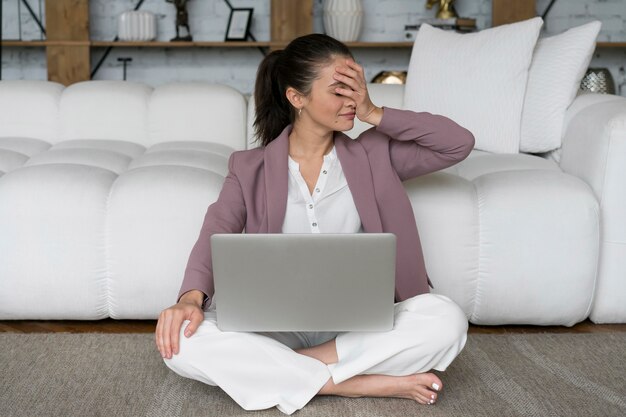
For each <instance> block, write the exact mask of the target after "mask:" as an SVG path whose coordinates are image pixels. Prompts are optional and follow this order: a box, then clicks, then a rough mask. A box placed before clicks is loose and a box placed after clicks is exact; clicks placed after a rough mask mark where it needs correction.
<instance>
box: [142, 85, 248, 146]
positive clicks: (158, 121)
mask: <svg viewBox="0 0 626 417" xmlns="http://www.w3.org/2000/svg"><path fill="white" fill-rule="evenodd" d="M246 105H247V104H246V100H245V97H244V96H243V95H242V94H241V93H240V92H239V91H237V90H235V89H234V88H231V87H228V86H225V85H214V84H206V83H201V82H185V83H183V82H178V83H175V84H166V85H162V86H159V87H156V88H155V90H154V92H153V93H152V95H151V97H150V109H149V119H148V125H149V127H148V129H149V143H150V144H151V145H153V144H157V143H161V142H170V141H199V142H211V143H216V144H222V145H227V146H230V147H231V148H234V149H236V150H241V149H246Z"/></svg>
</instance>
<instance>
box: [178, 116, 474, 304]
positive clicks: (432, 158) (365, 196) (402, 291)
mask: <svg viewBox="0 0 626 417" xmlns="http://www.w3.org/2000/svg"><path fill="white" fill-rule="evenodd" d="M291 128H292V126H291V125H289V126H287V127H286V128H285V129H284V130H283V132H282V133H281V134H280V135H279V136H278V137H277V138H276V139H274V140H273V141H272V142H270V143H269V144H268V145H267V146H265V147H261V148H256V149H250V150H246V151H237V152H234V153H233V154H232V155H231V156H230V159H229V162H228V170H229V172H228V175H227V176H226V178H225V179H224V184H223V186H222V190H221V192H220V194H219V197H218V199H217V201H216V202H215V203H213V204H211V205H210V206H209V208H208V209H207V212H206V215H205V217H204V223H203V225H202V229H201V230H200V236H199V237H198V240H197V242H196V244H195V245H194V247H193V249H192V250H191V255H190V256H189V261H188V263H187V267H186V269H185V275H184V278H183V283H182V286H181V288H180V291H179V294H178V299H180V297H181V296H182V295H183V294H184V293H185V292H187V291H189V290H193V289H197V290H200V291H202V292H203V293H204V294H205V298H204V304H203V308H204V309H205V310H206V309H208V306H209V304H210V303H209V302H208V301H209V300H210V299H211V297H213V294H214V286H213V269H212V262H211V241H210V237H211V235H213V234H214V233H241V232H243V230H244V228H245V232H246V233H281V232H282V225H283V220H284V217H285V210H286V207H287V181H288V175H289V171H288V151H289V139H288V136H289V133H290V132H291ZM334 142H335V149H336V151H337V157H338V158H339V161H340V162H341V166H342V168H343V172H344V175H345V177H346V180H347V182H348V187H349V188H350V191H351V192H352V197H353V199H354V204H355V205H356V208H357V211H358V213H359V216H360V217H361V223H362V224H363V230H364V232H365V233H381V232H388V233H394V234H395V235H396V252H397V255H396V292H395V294H396V295H395V298H396V302H398V301H402V300H405V299H407V298H411V297H413V296H415V295H418V294H422V293H427V292H429V288H428V285H429V284H430V285H431V286H432V284H431V282H430V279H429V277H428V274H427V272H426V267H425V264H424V257H423V254H422V247H421V244H420V239H419V235H418V232H417V226H416V224H415V217H414V214H413V209H412V206H411V203H410V201H409V198H408V196H407V194H406V191H405V189H404V187H403V185H402V181H404V180H408V179H410V178H414V177H417V176H419V175H424V174H428V173H430V172H433V171H437V170H440V169H443V168H446V167H449V166H451V165H454V164H456V163H457V162H459V161H462V160H463V159H465V158H466V157H467V156H468V155H469V153H470V151H471V150H472V149H473V147H474V136H473V135H472V133H471V132H470V131H469V130H467V129H465V128H463V127H461V126H460V125H458V124H457V123H455V122H454V121H452V120H450V119H449V118H447V117H445V116H441V115H434V114H431V113H428V112H419V113H416V112H412V111H408V110H397V109H392V108H388V107H385V108H383V117H382V121H381V123H380V125H379V126H377V127H372V128H371V129H369V130H367V131H365V132H363V133H362V134H361V135H360V136H359V137H358V138H357V139H354V140H353V139H350V138H349V137H348V136H346V135H345V134H344V133H342V132H335V134H334Z"/></svg>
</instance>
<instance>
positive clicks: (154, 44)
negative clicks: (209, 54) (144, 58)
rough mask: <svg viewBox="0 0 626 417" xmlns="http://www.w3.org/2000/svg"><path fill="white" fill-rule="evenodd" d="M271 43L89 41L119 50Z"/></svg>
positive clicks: (245, 46) (98, 45)
mask: <svg viewBox="0 0 626 417" xmlns="http://www.w3.org/2000/svg"><path fill="white" fill-rule="evenodd" d="M271 44H272V42H217V41H216V42H207V41H198V42H168V41H148V42H130V41H117V42H111V41H91V46H93V47H109V46H115V47H121V48H136V47H138V48H257V47H269V46H271Z"/></svg>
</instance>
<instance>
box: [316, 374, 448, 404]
mask: <svg viewBox="0 0 626 417" xmlns="http://www.w3.org/2000/svg"><path fill="white" fill-rule="evenodd" d="M433 384H436V386H437V387H438V388H437V389H435V388H434V386H433ZM442 389H443V384H442V383H441V380H440V379H439V378H438V377H437V375H435V374H433V373H430V372H428V373H422V374H413V375H407V376H391V375H356V376H354V377H352V378H350V379H348V380H346V381H343V382H341V383H340V384H335V383H334V382H333V379H332V378H330V379H329V380H328V382H327V383H326V384H325V385H324V386H323V387H322V389H321V390H320V391H319V392H318V395H340V396H343V397H393V398H408V399H411V400H415V401H417V402H418V403H420V404H434V403H435V402H436V401H437V397H438V392H441V390H442Z"/></svg>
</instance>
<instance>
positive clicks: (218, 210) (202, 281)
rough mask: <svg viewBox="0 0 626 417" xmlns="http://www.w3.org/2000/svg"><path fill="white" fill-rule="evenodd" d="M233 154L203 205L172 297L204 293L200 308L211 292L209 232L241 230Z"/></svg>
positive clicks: (241, 212)
mask: <svg viewBox="0 0 626 417" xmlns="http://www.w3.org/2000/svg"><path fill="white" fill-rule="evenodd" d="M235 154H236V153H233V154H231V156H230V159H229V160H228V175H227V176H226V178H225V179H224V184H223V185H222V190H221V191H220V194H219V196H218V198H217V201H215V202H214V203H213V204H211V205H210V206H209V208H208V209H207V212H206V215H205V216H204V223H203V224H202V228H201V229H200V236H199V237H198V240H197V241H196V244H195V245H194V246H193V249H192V250H191V254H190V256H189V260H188V262H187V267H186V268H185V275H184V278H183V283H182V286H181V288H180V291H179V292H178V297H177V299H176V301H177V302H178V301H179V300H180V297H181V296H182V295H183V294H184V293H186V292H187V291H190V290H200V291H202V292H203V293H204V295H205V297H204V301H203V303H202V308H203V309H205V307H206V306H207V305H209V304H210V303H209V302H208V301H209V300H210V299H211V298H212V297H213V294H214V292H215V288H214V286H213V263H212V261H211V236H212V235H213V234H215V233H241V232H242V231H243V229H244V226H245V224H246V205H245V202H244V198H243V192H242V189H241V184H240V183H239V180H238V179H237V176H236V175H235V167H234V165H235Z"/></svg>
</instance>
